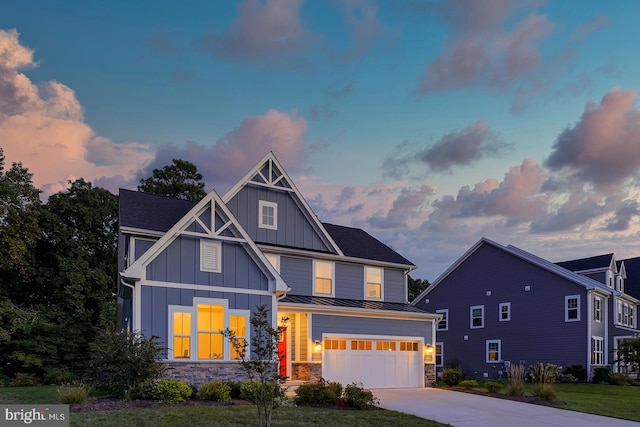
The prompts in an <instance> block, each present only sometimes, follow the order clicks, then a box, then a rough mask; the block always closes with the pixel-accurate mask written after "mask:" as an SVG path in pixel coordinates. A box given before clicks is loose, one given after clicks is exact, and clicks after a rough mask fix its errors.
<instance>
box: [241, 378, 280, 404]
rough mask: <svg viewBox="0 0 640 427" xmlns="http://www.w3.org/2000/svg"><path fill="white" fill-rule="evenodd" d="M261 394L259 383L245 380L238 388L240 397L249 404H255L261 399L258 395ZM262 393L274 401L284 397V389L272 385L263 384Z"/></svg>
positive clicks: (260, 384)
mask: <svg viewBox="0 0 640 427" xmlns="http://www.w3.org/2000/svg"><path fill="white" fill-rule="evenodd" d="M261 392H262V383H261V382H260V381H251V380H247V381H245V382H243V383H242V386H241V387H240V396H241V397H242V398H243V399H245V400H248V401H249V402H253V403H256V402H257V401H258V400H259V399H261V398H262V397H261V396H260V393H261ZM264 393H265V394H266V395H267V396H273V397H274V399H276V400H277V399H279V398H281V397H283V396H284V389H283V388H282V387H280V386H279V385H278V384H273V383H265V384H264Z"/></svg>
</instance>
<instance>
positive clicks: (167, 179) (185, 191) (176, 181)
mask: <svg viewBox="0 0 640 427" xmlns="http://www.w3.org/2000/svg"><path fill="white" fill-rule="evenodd" d="M138 191H142V192H143V193H151V194H157V195H160V196H168V197H175V198H178V199H184V200H194V201H198V200H201V199H202V198H203V197H204V196H206V195H207V193H206V191H205V190H204V183H203V182H202V175H201V174H200V173H199V172H198V168H197V167H196V165H194V164H193V163H190V162H188V161H186V160H180V159H173V164H172V165H167V166H165V167H164V168H162V169H154V170H153V175H152V176H151V177H149V178H146V179H141V180H140V185H138Z"/></svg>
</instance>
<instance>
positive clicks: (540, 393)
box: [533, 383, 556, 401]
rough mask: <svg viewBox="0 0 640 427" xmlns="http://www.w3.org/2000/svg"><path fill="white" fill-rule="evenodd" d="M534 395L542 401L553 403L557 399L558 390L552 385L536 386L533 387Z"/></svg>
mask: <svg viewBox="0 0 640 427" xmlns="http://www.w3.org/2000/svg"><path fill="white" fill-rule="evenodd" d="M533 395H534V396H537V397H539V398H540V399H542V400H546V401H551V400H555V398H556V390H555V388H554V386H553V384H551V383H542V384H536V385H534V386H533Z"/></svg>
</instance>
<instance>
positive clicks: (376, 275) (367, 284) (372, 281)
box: [364, 267, 384, 300]
mask: <svg viewBox="0 0 640 427" xmlns="http://www.w3.org/2000/svg"><path fill="white" fill-rule="evenodd" d="M382 274H383V270H382V268H377V267H365V268H364V299H373V300H380V299H382V296H383V289H384V288H383V286H384V282H383V280H382Z"/></svg>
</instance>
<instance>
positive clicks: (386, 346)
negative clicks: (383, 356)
mask: <svg viewBox="0 0 640 427" xmlns="http://www.w3.org/2000/svg"><path fill="white" fill-rule="evenodd" d="M376 350H378V351H396V342H395V341H376Z"/></svg>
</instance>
